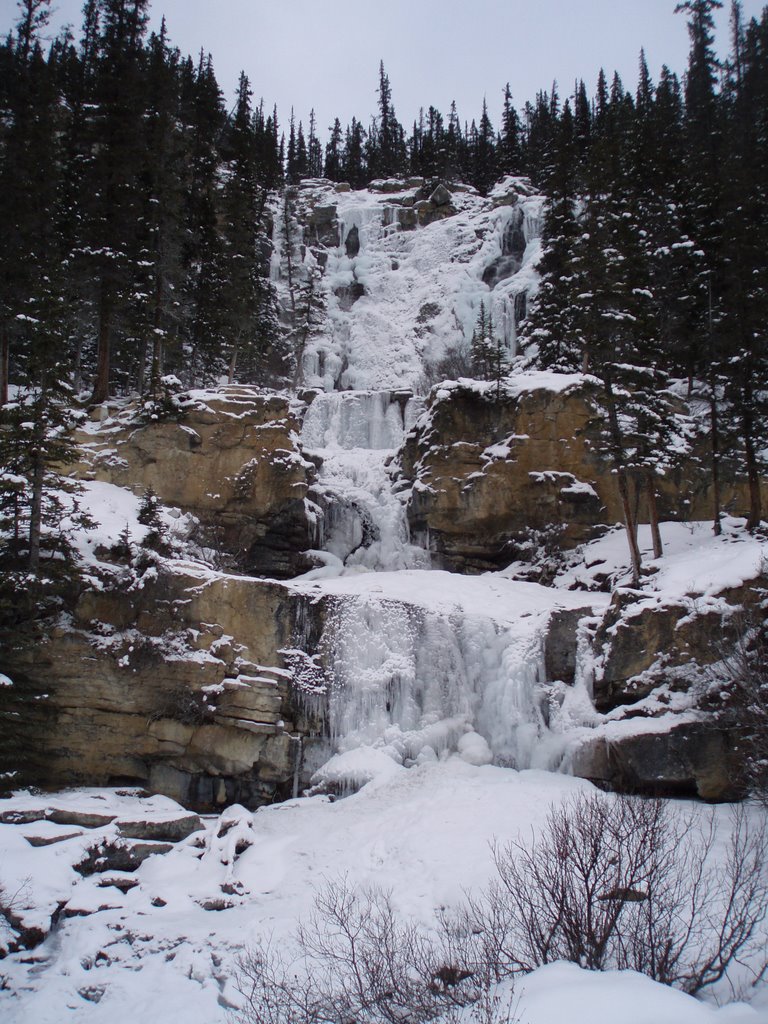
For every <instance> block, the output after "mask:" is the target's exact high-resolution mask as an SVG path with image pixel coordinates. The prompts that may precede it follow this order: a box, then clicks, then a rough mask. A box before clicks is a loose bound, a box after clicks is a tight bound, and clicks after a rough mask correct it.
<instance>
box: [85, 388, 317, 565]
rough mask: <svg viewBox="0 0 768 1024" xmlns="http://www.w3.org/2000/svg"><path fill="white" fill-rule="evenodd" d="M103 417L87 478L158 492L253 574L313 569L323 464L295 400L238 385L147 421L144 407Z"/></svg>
mask: <svg viewBox="0 0 768 1024" xmlns="http://www.w3.org/2000/svg"><path fill="white" fill-rule="evenodd" d="M97 411H98V412H99V413H101V414H102V415H104V419H103V420H102V421H101V422H99V423H95V424H93V425H92V426H91V427H90V428H89V429H87V430H85V431H82V432H81V433H80V435H79V436H78V438H77V440H78V441H79V442H80V445H81V450H82V452H83V457H82V461H81V463H80V464H79V465H78V466H77V467H76V469H75V474H76V475H77V476H79V477H81V478H83V479H96V480H104V481H107V482H108V483H112V484H117V485H118V486H121V487H127V488H129V489H130V490H132V491H133V492H134V493H136V494H142V493H143V492H144V491H146V490H147V489H148V488H151V489H152V490H153V491H154V492H155V493H156V494H157V495H158V497H159V498H160V499H161V501H163V502H164V503H165V504H167V505H172V506H175V507H177V508H179V509H181V510H182V511H184V512H190V513H192V514H193V515H194V516H196V517H197V518H198V519H199V520H200V522H201V524H202V527H203V530H202V537H201V541H202V543H204V544H205V545H206V546H209V547H210V548H212V549H217V550H220V551H222V552H226V553H228V554H230V555H232V556H233V557H234V560H235V563H236V565H237V566H238V567H239V568H241V569H243V570H245V571H248V572H251V573H253V574H255V575H260V576H270V577H275V578H278V579H281V578H285V577H289V576H293V575H295V574H296V573H297V572H300V571H302V569H304V568H306V565H305V563H304V561H303V559H302V552H303V551H304V550H305V549H306V548H307V547H309V543H308V536H309V534H308V524H307V516H306V508H305V504H304V497H305V495H306V493H307V489H308V487H309V484H310V483H311V480H312V477H313V473H314V466H313V465H312V464H311V463H309V462H307V461H306V460H305V459H304V458H303V457H302V455H301V453H300V450H299V447H298V443H297V434H296V431H297V429H298V422H297V417H296V409H295V407H294V405H293V404H292V403H291V401H290V400H289V399H288V398H286V397H285V396H282V395H279V394H275V393H273V392H264V391H262V390H260V389H258V388H254V387H245V386H237V387H234V386H233V387H224V388H222V389H220V390H219V391H217V392H192V393H191V394H188V395H181V396H180V397H179V398H178V399H177V402H176V409H175V410H174V411H173V412H171V413H169V414H168V415H166V416H165V417H164V418H163V417H158V416H157V414H156V413H152V412H150V413H148V414H146V413H145V414H144V420H148V421H145V422H142V410H141V409H138V408H136V407H129V408H127V409H123V410H120V411H119V412H118V411H115V414H114V415H113V416H108V415H106V413H107V412H108V411H109V410H103V409H100V410H97ZM153 416H154V417H155V418H151V417H153ZM148 417H150V418H148Z"/></svg>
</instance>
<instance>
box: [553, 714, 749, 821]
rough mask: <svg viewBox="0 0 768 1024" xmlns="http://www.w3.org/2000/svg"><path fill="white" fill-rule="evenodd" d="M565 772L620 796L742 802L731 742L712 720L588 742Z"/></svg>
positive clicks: (736, 756) (735, 753)
mask: <svg viewBox="0 0 768 1024" xmlns="http://www.w3.org/2000/svg"><path fill="white" fill-rule="evenodd" d="M647 725H650V723H647ZM571 769H572V771H573V773H574V774H575V775H578V776H580V777H581V778H584V779H590V780H591V781H592V782H594V783H595V784H596V785H599V786H605V787H608V788H610V789H615V790H618V791H619V792H622V793H643V794H648V795H652V796H671V797H675V796H678V797H679V796H684V797H691V796H697V797H699V798H700V799H702V800H711V801H730V800H739V799H741V798H742V797H743V796H744V786H743V781H742V776H741V766H740V764H739V754H738V744H737V742H736V737H734V736H733V735H731V734H729V733H728V732H727V731H725V730H722V729H719V728H718V727H717V726H716V724H715V723H714V722H713V721H712V720H701V721H692V722H690V721H689V722H682V723H680V724H678V725H671V726H670V724H669V722H668V721H667V722H665V723H663V724H662V723H659V726H658V730H657V731H653V729H652V727H651V728H643V729H638V731H637V732H636V733H634V734H629V735H626V736H624V737H620V738H615V739H610V740H609V739H606V738H604V737H600V738H596V739H594V740H590V741H588V742H587V743H585V744H584V745H583V746H581V747H580V748H579V749H578V750H577V751H576V753H575V754H574V756H573V760H572V764H571Z"/></svg>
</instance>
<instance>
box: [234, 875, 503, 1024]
mask: <svg viewBox="0 0 768 1024" xmlns="http://www.w3.org/2000/svg"><path fill="white" fill-rule="evenodd" d="M446 955H447V946H445V945H443V944H442V943H441V942H440V941H439V940H435V938H434V936H432V935H430V934H429V933H428V932H427V930H426V929H424V928H422V927H420V926H419V925H417V924H415V923H414V922H407V921H402V920H401V919H400V918H399V917H398V916H397V914H396V913H395V911H394V909H393V906H392V901H391V899H390V897H389V895H388V894H387V893H385V892H383V891H382V890H380V889H375V888H374V889H364V890H355V889H353V888H352V887H351V886H350V885H349V883H348V882H346V881H342V882H335V883H330V884H328V885H327V886H326V887H325V888H324V889H323V890H322V891H321V892H320V893H319V894H318V896H317V898H316V900H315V909H314V912H313V913H312V915H311V916H310V918H309V920H308V921H307V922H306V923H305V924H302V925H301V926H300V927H299V929H298V932H297V935H296V940H295V943H294V944H293V946H292V947H291V948H290V949H289V950H288V951H287V952H285V951H283V950H281V949H278V948H276V947H275V946H274V944H272V943H271V942H264V943H262V944H260V945H257V946H255V947H253V948H252V949H251V950H250V951H249V952H248V953H247V954H246V955H245V956H244V957H243V958H242V959H241V961H240V973H239V977H238V987H239V989H240V992H241V993H242V995H243V997H244V1000H245V1002H244V1006H243V1008H242V1009H241V1011H240V1013H239V1014H238V1015H237V1017H236V1020H237V1021H238V1022H239V1024H299V1022H301V1024H327V1022H330V1021H349V1022H353V1021H354V1022H355V1024H422V1022H426V1021H431V1020H434V1019H435V1018H437V1017H440V1018H441V1020H443V1021H446V1022H448V1021H451V1020H452V1019H454V1015H455V1014H456V1015H457V1014H458V1011H459V1010H460V1009H461V1008H462V1007H465V1006H472V1007H473V1008H474V1009H473V1014H474V1018H475V1019H476V1020H477V1021H478V1024H482V1022H484V1021H485V1020H486V1018H487V1020H488V1024H490V1022H491V1021H493V1022H494V1024H512V1016H511V1009H510V1008H509V1007H507V1006H505V1004H504V1001H503V1000H497V999H495V997H494V995H493V993H492V992H491V991H490V986H489V985H488V984H487V983H486V979H484V978H483V977H482V976H481V975H480V974H479V973H477V972H474V971H473V970H471V969H468V968H467V967H466V966H465V965H463V964H456V963H452V962H450V961H449V960H446V959H445V957H446ZM465 1019H466V1018H465Z"/></svg>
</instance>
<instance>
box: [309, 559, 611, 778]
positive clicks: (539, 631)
mask: <svg viewBox="0 0 768 1024" xmlns="http://www.w3.org/2000/svg"><path fill="white" fill-rule="evenodd" d="M320 592H322V595H323V601H324V602H327V605H325V607H326V611H325V613H324V627H323V632H322V636H321V638H320V641H319V644H318V645H317V650H316V652H315V664H316V665H317V672H318V675H317V677H316V678H315V680H314V684H315V685H314V687H313V688H312V689H311V691H310V690H307V694H306V700H307V701H308V703H309V704H311V706H312V710H313V711H314V713H315V714H318V713H320V714H321V717H323V719H324V720H325V722H326V727H327V734H328V735H327V745H326V747H325V748H324V751H325V752H324V755H323V760H324V759H325V758H327V757H329V756H330V755H333V756H330V760H328V761H327V763H326V764H325V765H324V767H323V768H321V769H320V771H319V772H318V773H317V777H316V780H315V781H316V782H318V783H319V784H320V785H321V786H326V787H329V788H336V789H341V790H344V789H345V788H346V789H354V788H356V787H357V786H359V785H360V784H362V783H363V782H365V781H366V778H367V777H373V775H375V774H376V773H377V772H378V770H379V769H382V768H383V769H384V770H387V771H389V770H391V766H392V765H395V766H400V767H410V766H412V765H417V764H421V763H424V762H425V761H431V760H435V759H440V758H442V757H446V756H449V755H451V754H458V755H459V756H460V757H462V758H463V759H464V760H466V761H468V762H469V763H471V764H488V763H490V762H493V763H495V764H501V765H507V766H511V767H515V768H521V769H522V768H541V769H548V770H557V769H558V768H560V767H561V766H562V765H563V763H564V760H565V758H566V756H567V752H568V749H569V745H570V743H571V741H572V740H573V739H574V738H576V737H577V736H578V735H579V734H582V735H583V733H584V731H585V730H586V729H587V728H588V727H589V726H590V725H591V724H592V723H593V722H594V716H595V712H594V709H593V707H592V704H591V701H590V698H589V693H588V690H587V684H586V682H585V680H584V678H583V673H581V674H580V676H581V678H579V679H577V682H576V683H575V685H566V684H565V683H564V682H562V681H559V680H548V679H547V673H546V657H545V653H546V638H547V630H548V626H549V619H550V615H551V613H552V611H553V609H554V608H555V607H558V606H559V607H564V606H565V607H568V608H570V607H574V608H583V609H584V613H585V615H588V614H590V613H591V612H592V606H593V604H594V603H600V601H601V598H600V596H597V597H596V601H595V595H589V596H587V595H584V594H580V595H575V594H574V595H570V594H562V593H561V594H559V595H557V598H556V599H554V598H553V594H552V592H551V591H547V589H546V588H544V587H539V586H537V585H535V584H524V583H519V582H516V581H512V580H505V579H500V578H498V577H495V578H493V577H461V576H457V575H455V574H450V573H444V572H430V573H424V572H403V573H397V574H384V575H381V576H378V577H376V576H371V575H368V576H365V577H360V576H357V577H345V578H344V579H338V580H335V581H328V582H327V583H324V584H323V585H322V588H321V591H318V594H319V593H320ZM574 642H575V641H574ZM382 758H383V760H382Z"/></svg>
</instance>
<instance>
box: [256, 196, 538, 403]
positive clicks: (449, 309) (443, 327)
mask: <svg viewBox="0 0 768 1024" xmlns="http://www.w3.org/2000/svg"><path fill="white" fill-rule="evenodd" d="M416 199H417V192H416V189H415V188H410V189H409V188H407V187H406V186H405V185H404V183H400V189H399V191H397V192H391V191H390V190H389V188H388V189H387V191H386V192H385V193H382V192H381V191H376V190H367V189H362V190H358V191H350V192H346V193H337V192H335V190H334V189H333V187H332V186H331V185H330V184H328V183H325V184H323V183H322V182H313V183H310V182H306V183H304V184H303V185H302V187H301V188H300V194H299V204H301V203H306V204H309V205H315V206H321V207H326V206H331V205H333V206H335V207H336V211H337V212H336V219H337V223H338V235H339V242H340V244H339V245H338V247H336V248H331V249H330V250H329V253H328V260H327V265H326V269H325V272H324V274H323V276H322V278H321V281H320V291H321V296H322V301H323V303H324V304H325V306H326V310H327V313H326V316H325V320H324V325H323V327H322V328H321V329H320V330H318V332H317V333H315V334H314V335H313V336H312V337H310V339H309V341H308V344H307V347H306V350H305V354H304V365H303V378H304V382H305V384H306V385H307V386H309V387H321V388H323V389H324V390H326V391H333V390H334V389H339V390H346V389H355V390H362V389H369V388H375V389H377V390H394V389H399V388H407V389H409V390H412V391H423V390H425V389H426V388H425V376H424V375H425V367H426V366H429V365H431V364H434V363H436V362H437V361H439V360H440V359H441V358H442V356H443V355H444V354H445V353H446V351H447V350H449V349H451V348H455V347H459V346H464V345H467V344H468V343H469V341H470V339H471V337H472V331H473V329H474V327H475V323H476V321H477V317H478V313H479V311H480V303H481V301H483V302H484V303H485V306H486V309H487V310H488V312H490V313H491V314H492V316H493V320H494V323H495V325H496V327H497V330H498V331H499V333H500V334H501V336H502V337H503V339H504V342H505V345H506V347H507V349H508V350H509V351H510V352H511V353H514V351H515V347H516V342H517V324H516V318H515V312H514V310H515V298H516V296H517V295H518V294H520V293H526V294H530V293H531V292H532V291H533V290H535V288H536V285H537V276H536V273H535V264H536V262H537V260H538V258H539V255H540V241H539V234H540V229H541V216H542V208H543V202H544V200H543V197H542V196H539V195H535V194H534V193H533V190H532V189H531V188H530V185H529V184H527V183H524V182H522V181H519V180H516V179H507V180H506V182H505V183H503V184H501V185H500V186H499V189H498V193H497V194H494V196H492V197H489V198H488V199H483V198H481V197H480V196H478V195H477V194H476V193H473V192H470V191H464V190H461V191H458V190H457V191H456V192H454V194H453V198H452V206H453V208H454V209H455V210H456V212H455V213H454V214H453V215H451V216H449V217H447V218H446V219H444V220H439V221H436V222H434V223H431V224H429V225H427V226H424V227H416V228H413V229H410V230H407V229H405V228H404V218H406V217H413V216H414V210H413V209H412V206H413V203H414V202H415V201H416ZM513 199H514V200H515V201H514V202H512V200H513ZM502 200H503V201H505V202H504V205H498V204H499V203H500V202H501V201H502ZM353 228H354V229H357V233H358V236H359V242H360V249H359V252H358V253H357V254H356V255H354V256H348V255H347V252H346V242H347V239H348V237H349V234H350V232H351V231H352V230H353ZM515 231H517V232H518V235H517V239H518V244H519V239H522V244H523V246H524V249H523V252H522V253H520V254H519V255H517V250H515V255H512V254H511V253H510V252H509V243H510V239H511V237H512V234H513V232H515ZM279 244H280V246H282V244H283V240H282V239H281V240H280V243H279ZM313 258H314V257H312V254H311V253H309V254H308V256H307V260H308V261H310V260H311V259H313ZM279 261H280V254H278V253H276V254H275V255H274V256H273V260H272V264H271V267H272V271H271V272H272V279H273V281H274V282H275V283H276V285H277V287H278V293H279V294H282V293H283V292H285V296H284V304H285V305H286V306H287V305H288V304H289V301H290V300H289V299H288V297H287V284H286V281H285V280H284V279H283V280H281V278H280V274H279ZM499 273H501V274H502V275H503V276H502V278H501V279H497V276H498V274H499ZM488 274H490V275H491V277H490V278H488ZM484 275H485V276H486V278H488V280H489V281H490V285H489V284H488V283H485V282H484V280H483V277H484ZM284 277H285V274H283V278H284ZM353 283H354V284H357V285H361V286H362V287H363V288H364V289H365V293H364V294H363V295H362V296H361V297H360V298H357V300H356V301H354V302H353V303H352V305H351V306H349V300H348V289H349V288H350V286H351V285H352V284H353Z"/></svg>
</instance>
